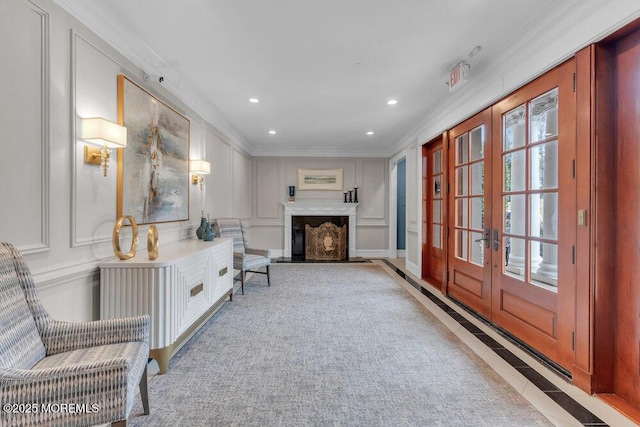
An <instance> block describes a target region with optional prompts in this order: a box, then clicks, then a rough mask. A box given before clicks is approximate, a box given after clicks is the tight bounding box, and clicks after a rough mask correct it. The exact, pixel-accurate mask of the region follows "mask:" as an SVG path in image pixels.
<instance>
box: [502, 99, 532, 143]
mask: <svg viewBox="0 0 640 427" xmlns="http://www.w3.org/2000/svg"><path fill="white" fill-rule="evenodd" d="M503 120H504V122H503V126H504V131H503V135H504V142H503V144H504V145H503V147H504V150H505V151H506V150H511V149H513V148H517V147H522V146H523V145H524V144H525V142H526V141H525V135H526V133H525V120H524V105H521V106H519V107H518V108H515V109H513V110H511V111H509V112H508V113H506V114H505V115H504V116H503Z"/></svg>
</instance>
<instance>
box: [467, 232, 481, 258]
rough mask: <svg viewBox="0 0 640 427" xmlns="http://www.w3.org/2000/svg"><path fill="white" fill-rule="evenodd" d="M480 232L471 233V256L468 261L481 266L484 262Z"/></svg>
mask: <svg viewBox="0 0 640 427" xmlns="http://www.w3.org/2000/svg"><path fill="white" fill-rule="evenodd" d="M482 237H483V235H482V233H471V257H470V258H469V262H472V263H474V264H477V265H480V266H482V265H483V264H484V241H482V240H481V241H477V240H480V239H482Z"/></svg>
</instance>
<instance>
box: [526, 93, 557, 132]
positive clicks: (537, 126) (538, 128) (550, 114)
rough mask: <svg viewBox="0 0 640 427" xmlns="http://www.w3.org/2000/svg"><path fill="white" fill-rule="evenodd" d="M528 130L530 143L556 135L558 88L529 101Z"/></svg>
mask: <svg viewBox="0 0 640 427" xmlns="http://www.w3.org/2000/svg"><path fill="white" fill-rule="evenodd" d="M529 128H530V131H531V139H530V141H531V142H532V143H533V142H537V141H542V140H543V139H548V138H552V137H555V136H557V135H558V88H555V89H552V90H550V91H549V92H547V93H545V94H544V95H541V96H539V97H537V98H535V99H533V100H531V101H529Z"/></svg>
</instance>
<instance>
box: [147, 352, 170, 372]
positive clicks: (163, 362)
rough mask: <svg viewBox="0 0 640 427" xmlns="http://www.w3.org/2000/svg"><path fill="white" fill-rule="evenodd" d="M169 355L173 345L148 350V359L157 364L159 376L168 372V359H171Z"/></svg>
mask: <svg viewBox="0 0 640 427" xmlns="http://www.w3.org/2000/svg"><path fill="white" fill-rule="evenodd" d="M171 353H173V345H169V346H166V347H164V348H155V349H153V350H149V357H150V358H152V359H155V361H156V362H158V367H159V368H160V373H161V374H166V373H167V372H169V359H171Z"/></svg>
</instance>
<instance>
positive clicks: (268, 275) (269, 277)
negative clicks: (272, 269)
mask: <svg viewBox="0 0 640 427" xmlns="http://www.w3.org/2000/svg"><path fill="white" fill-rule="evenodd" d="M267 286H271V275H270V274H269V266H268V265H267Z"/></svg>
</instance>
